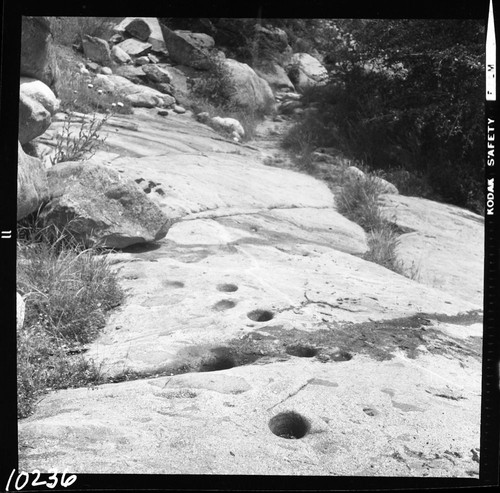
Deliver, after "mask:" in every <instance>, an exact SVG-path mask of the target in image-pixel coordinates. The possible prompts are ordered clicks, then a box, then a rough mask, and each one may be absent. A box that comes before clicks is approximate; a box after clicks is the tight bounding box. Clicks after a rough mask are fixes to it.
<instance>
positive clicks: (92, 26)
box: [51, 17, 122, 46]
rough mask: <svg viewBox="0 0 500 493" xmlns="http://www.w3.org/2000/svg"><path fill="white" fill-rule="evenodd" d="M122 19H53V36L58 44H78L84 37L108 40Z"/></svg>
mask: <svg viewBox="0 0 500 493" xmlns="http://www.w3.org/2000/svg"><path fill="white" fill-rule="evenodd" d="M121 19H122V17H52V18H51V21H52V22H51V26H52V36H53V38H54V41H55V42H56V43H58V44H62V45H65V46H71V45H73V44H75V43H76V44H78V43H79V42H80V41H81V39H82V37H83V35H84V34H87V35H89V36H96V37H98V38H104V39H108V38H109V37H110V36H111V34H112V33H113V26H114V25H115V24H117V23H118V22H119V21H120V20H121Z"/></svg>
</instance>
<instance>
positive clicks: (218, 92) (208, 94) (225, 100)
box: [190, 57, 236, 108]
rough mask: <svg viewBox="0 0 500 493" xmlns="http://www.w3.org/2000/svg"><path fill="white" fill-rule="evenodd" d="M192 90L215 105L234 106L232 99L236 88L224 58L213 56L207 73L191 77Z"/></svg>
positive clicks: (196, 96) (195, 95)
mask: <svg viewBox="0 0 500 493" xmlns="http://www.w3.org/2000/svg"><path fill="white" fill-rule="evenodd" d="M190 91H191V93H192V94H193V95H194V97H195V98H199V99H202V100H206V101H208V102H209V103H211V104H213V105H214V106H220V107H224V108H232V106H233V105H232V103H231V100H232V97H233V95H234V93H235V91H236V89H235V87H234V84H233V81H232V79H231V76H230V74H229V72H228V69H227V68H226V67H225V65H224V62H223V60H222V59H220V58H217V57H212V58H210V59H209V69H208V70H207V71H206V73H205V74H204V75H203V76H201V77H199V78H195V79H191V87H190Z"/></svg>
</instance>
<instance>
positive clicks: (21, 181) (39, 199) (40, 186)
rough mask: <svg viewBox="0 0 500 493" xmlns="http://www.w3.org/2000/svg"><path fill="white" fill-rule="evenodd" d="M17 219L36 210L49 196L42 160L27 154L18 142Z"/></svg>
mask: <svg viewBox="0 0 500 493" xmlns="http://www.w3.org/2000/svg"><path fill="white" fill-rule="evenodd" d="M17 159H18V160H17V220H18V221H19V219H22V218H23V217H25V216H27V215H28V214H30V213H32V212H34V211H36V210H37V209H38V208H39V207H40V205H42V204H43V202H45V201H47V200H48V198H49V190H48V187H47V172H46V170H45V166H44V164H43V163H42V161H41V160H40V159H38V158H34V157H31V156H28V155H27V154H26V153H25V152H24V151H23V149H22V147H21V144H20V143H18V149H17Z"/></svg>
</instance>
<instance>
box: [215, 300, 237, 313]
mask: <svg viewBox="0 0 500 493" xmlns="http://www.w3.org/2000/svg"><path fill="white" fill-rule="evenodd" d="M235 306H236V301H232V300H220V301H218V302H217V303H215V305H214V306H213V307H212V310H215V311H216V312H222V311H224V310H229V309H230V308H234V307H235Z"/></svg>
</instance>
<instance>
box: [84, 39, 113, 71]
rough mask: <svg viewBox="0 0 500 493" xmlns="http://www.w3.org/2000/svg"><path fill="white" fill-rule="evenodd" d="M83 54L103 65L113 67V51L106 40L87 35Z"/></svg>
mask: <svg viewBox="0 0 500 493" xmlns="http://www.w3.org/2000/svg"><path fill="white" fill-rule="evenodd" d="M82 45H83V52H84V54H85V56H86V57H87V58H89V59H90V60H92V61H93V62H96V63H100V64H101V65H105V66H108V67H109V66H110V65H111V50H110V49H109V44H108V42H107V41H106V40H104V39H101V38H97V37H94V36H89V35H88V34H85V35H84V36H83V38H82Z"/></svg>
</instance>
